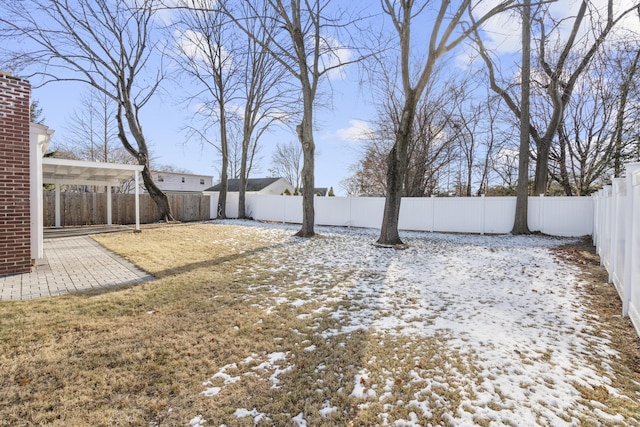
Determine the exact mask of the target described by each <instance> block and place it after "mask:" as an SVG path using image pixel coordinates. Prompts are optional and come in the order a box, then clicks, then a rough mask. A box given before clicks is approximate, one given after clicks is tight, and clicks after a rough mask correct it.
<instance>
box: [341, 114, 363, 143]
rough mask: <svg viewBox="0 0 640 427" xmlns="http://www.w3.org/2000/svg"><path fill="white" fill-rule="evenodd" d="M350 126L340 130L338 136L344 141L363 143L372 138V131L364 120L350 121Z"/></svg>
mask: <svg viewBox="0 0 640 427" xmlns="http://www.w3.org/2000/svg"><path fill="white" fill-rule="evenodd" d="M349 124H350V125H351V126H349V127H348V128H345V129H338V130H337V131H336V135H337V136H338V138H340V139H341V140H343V141H362V140H365V139H369V138H370V137H371V132H372V129H371V127H369V124H368V123H367V122H365V121H364V120H357V119H353V120H349Z"/></svg>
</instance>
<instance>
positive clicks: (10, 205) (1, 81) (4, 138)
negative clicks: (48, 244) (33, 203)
mask: <svg viewBox="0 0 640 427" xmlns="http://www.w3.org/2000/svg"><path fill="white" fill-rule="evenodd" d="M30 96H31V85H30V84H29V82H27V81H25V80H21V79H18V78H16V77H12V76H9V75H6V74H2V73H0V275H4V274H13V273H24V272H28V271H30V270H31V227H30V206H29V121H30V111H29V106H30Z"/></svg>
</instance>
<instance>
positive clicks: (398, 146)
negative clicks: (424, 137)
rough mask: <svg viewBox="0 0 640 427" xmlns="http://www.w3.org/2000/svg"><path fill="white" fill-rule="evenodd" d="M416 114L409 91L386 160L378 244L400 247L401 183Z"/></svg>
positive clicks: (413, 98) (414, 102)
mask: <svg viewBox="0 0 640 427" xmlns="http://www.w3.org/2000/svg"><path fill="white" fill-rule="evenodd" d="M415 112H416V99H415V91H414V90H411V91H409V93H408V95H407V99H406V100H405V103H404V106H403V108H402V115H401V119H400V123H399V125H398V131H397V133H396V141H395V143H394V144H393V148H392V149H391V151H390V152H389V157H388V158H387V197H386V198H385V202H384V214H383V218H382V227H381V229H380V237H379V238H378V244H380V245H402V244H403V243H402V240H401V239H400V233H399V232H398V219H399V217H400V203H401V202H402V195H403V183H404V179H405V176H406V174H407V165H408V158H407V157H408V154H407V151H408V147H409V140H410V138H411V127H412V126H411V125H412V124H413V119H414V116H415Z"/></svg>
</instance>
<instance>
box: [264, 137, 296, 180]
mask: <svg viewBox="0 0 640 427" xmlns="http://www.w3.org/2000/svg"><path fill="white" fill-rule="evenodd" d="M269 172H270V173H271V174H272V175H275V176H278V177H283V178H284V179H286V180H287V181H289V183H290V184H291V185H293V187H294V188H295V189H296V190H300V184H301V182H300V178H301V175H302V147H301V146H300V144H296V143H295V142H289V143H287V144H284V143H278V144H276V149H275V151H274V152H273V155H272V157H271V168H270V169H269Z"/></svg>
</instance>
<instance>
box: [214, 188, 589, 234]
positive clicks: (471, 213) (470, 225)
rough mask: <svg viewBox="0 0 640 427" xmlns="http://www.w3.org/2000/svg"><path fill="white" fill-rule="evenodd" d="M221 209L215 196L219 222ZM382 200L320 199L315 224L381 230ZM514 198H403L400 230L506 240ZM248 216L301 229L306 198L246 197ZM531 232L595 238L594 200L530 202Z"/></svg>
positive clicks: (232, 202) (232, 211) (231, 209)
mask: <svg viewBox="0 0 640 427" xmlns="http://www.w3.org/2000/svg"><path fill="white" fill-rule="evenodd" d="M217 203H218V198H217V196H216V194H215V193H214V194H212V196H211V206H212V207H211V212H212V215H213V216H215V212H216V209H215V206H216V205H217ZM383 209H384V198H382V197H316V198H315V223H316V224H317V225H334V226H342V227H366V228H380V226H381V224H382V214H383ZM515 209H516V198H515V197H425V198H417V197H416V198H414V197H411V198H404V199H402V204H401V208H400V224H399V226H400V229H401V230H416V231H440V232H455V233H478V234H485V233H488V234H503V233H509V232H510V231H511V229H512V227H513V219H514V215H515ZM246 211H247V216H250V217H252V218H253V219H255V220H260V221H274V222H285V223H297V224H300V223H302V197H299V196H270V195H257V194H248V195H247V205H246ZM226 214H227V217H229V218H235V217H237V215H238V193H229V194H228V195H227V208H226ZM528 214H529V229H530V230H531V231H541V232H542V233H544V234H549V235H553V236H584V235H591V234H592V232H593V199H592V198H591V197H542V196H540V197H530V198H529V210H528Z"/></svg>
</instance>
